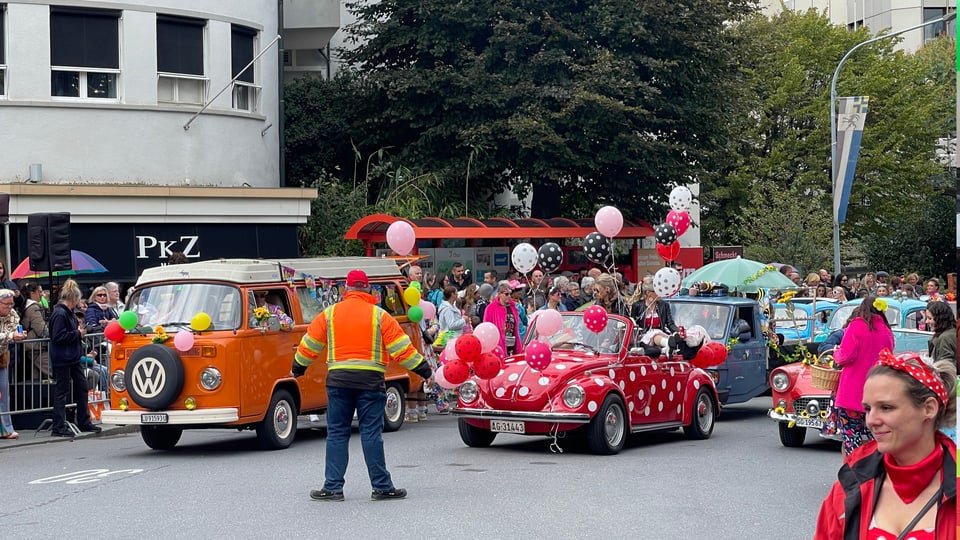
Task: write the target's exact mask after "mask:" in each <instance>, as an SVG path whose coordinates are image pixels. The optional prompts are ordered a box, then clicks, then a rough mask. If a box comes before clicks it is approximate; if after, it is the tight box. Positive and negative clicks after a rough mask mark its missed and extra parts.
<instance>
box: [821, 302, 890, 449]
mask: <svg viewBox="0 0 960 540" xmlns="http://www.w3.org/2000/svg"><path fill="white" fill-rule="evenodd" d="M886 311H887V302H886V301H885V300H884V299H882V298H877V297H875V296H869V295H868V296H866V297H864V299H863V302H861V304H860V305H859V306H857V309H856V310H854V312H853V313H852V314H850V321H849V323H848V324H847V330H846V331H845V332H844V334H843V340H842V341H841V342H840V346H839V347H838V348H837V351H836V353H835V354H834V361H835V362H836V364H837V365H838V366H841V367H843V371H841V372H840V385H839V386H838V387H837V396H836V399H835V400H834V404H835V406H836V408H837V423H838V428H839V429H840V435H841V437H842V438H843V447H842V450H843V456H844V457H846V456H847V455H848V454H849V453H850V452H853V451H854V450H855V449H856V448H857V447H858V446H860V445H861V444H863V443H865V442H867V441H870V440H872V439H873V435H871V434H870V430H869V429H867V425H866V422H865V419H864V412H863V385H864V383H866V381H867V372H869V371H870V368H872V367H873V366H875V365H876V364H877V360H878V359H879V358H880V351H882V350H883V349H890V350H893V332H891V331H890V323H889V322H887V318H886V316H885V312H886Z"/></svg>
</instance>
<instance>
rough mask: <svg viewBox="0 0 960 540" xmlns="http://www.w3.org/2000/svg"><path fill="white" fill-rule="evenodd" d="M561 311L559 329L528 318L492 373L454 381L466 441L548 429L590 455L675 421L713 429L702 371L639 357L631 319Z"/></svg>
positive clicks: (694, 434) (480, 443) (713, 410)
mask: <svg viewBox="0 0 960 540" xmlns="http://www.w3.org/2000/svg"><path fill="white" fill-rule="evenodd" d="M601 311H602V310H601ZM561 315H562V326H560V328H559V330H557V331H556V332H547V331H546V330H544V331H543V332H541V330H542V329H546V325H545V323H544V318H543V317H536V318H534V319H533V320H532V321H531V326H530V328H529V330H528V332H527V336H526V341H525V350H524V352H522V353H520V354H517V355H514V356H509V357H507V358H506V359H505V360H504V361H503V364H502V369H500V370H499V372H496V371H494V374H492V377H490V378H486V379H484V378H480V377H479V376H477V375H476V374H474V375H473V376H471V377H470V378H469V379H468V380H467V381H466V382H464V383H462V384H460V385H459V390H458V404H457V407H454V408H453V409H452V411H451V412H452V413H453V414H454V415H455V416H457V417H458V419H457V425H458V429H459V432H460V438H461V439H462V440H463V442H464V443H465V444H466V445H467V446H470V447H487V446H490V445H491V444H492V443H493V441H494V439H496V437H497V435H499V434H500V433H512V434H521V435H540V436H547V437H550V438H552V439H553V443H552V445H551V449H552V450H555V451H556V450H560V447H559V440H560V438H562V437H564V435H571V436H579V437H582V438H585V439H586V441H587V443H588V444H589V447H590V449H591V451H592V452H594V453H596V454H616V453H618V452H619V451H620V450H621V449H622V448H623V445H624V443H625V441H626V439H627V436H628V435H630V434H632V433H638V432H644V431H657V430H672V429H677V428H681V427H682V428H683V430H684V432H685V433H686V435H687V436H688V437H690V438H693V439H706V438H708V437H710V435H711V434H712V432H713V428H714V423H715V420H716V417H717V415H718V414H719V410H720V409H719V405H720V403H719V401H718V394H717V389H716V387H715V385H714V383H713V380H712V379H711V378H710V376H709V375H707V373H706V372H704V371H703V370H702V369H700V368H697V367H694V365H693V364H691V363H690V362H689V361H688V360H685V359H684V357H683V356H682V355H680V354H676V355H673V356H664V355H661V356H659V357H656V358H653V357H650V356H646V355H644V354H643V349H642V348H641V347H639V339H640V336H639V335H638V334H639V331H638V330H639V329H638V328H636V327H635V326H634V323H633V321H632V320H631V319H629V318H626V317H621V316H618V315H609V316H607V315H606V314H604V316H603V322H602V324H601V325H599V326H597V325H595V324H593V323H591V322H590V321H589V317H590V314H589V313H584V312H564V313H562V314H561ZM585 320H586V321H587V322H585ZM591 328H592V329H591ZM534 344H536V345H534ZM537 349H539V351H542V352H535V353H531V351H536V350H537ZM532 354H536V355H537V356H536V358H534V357H532V356H530V355H532Z"/></svg>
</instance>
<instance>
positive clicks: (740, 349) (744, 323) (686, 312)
mask: <svg viewBox="0 0 960 540" xmlns="http://www.w3.org/2000/svg"><path fill="white" fill-rule="evenodd" d="M667 303H668V304H670V313H671V314H672V315H673V321H674V322H675V323H676V324H677V325H678V326H682V327H685V328H692V327H694V326H695V325H699V326H702V327H703V328H705V329H706V330H707V333H708V335H709V336H710V340H711V341H716V342H720V343H723V344H724V345H726V346H727V349H728V353H727V358H726V360H724V361H723V363H721V364H720V365H718V366H715V367H711V368H708V369H707V373H709V374H710V376H711V377H712V378H713V381H714V383H715V385H716V387H717V392H718V395H719V398H720V403H722V404H724V405H732V404H735V403H744V402H746V401H749V400H751V399H753V398H755V397H757V396H759V395H761V394H763V393H764V392H766V391H767V390H769V388H770V386H769V377H768V374H769V371H770V369H771V368H772V367H774V366H771V365H769V363H770V362H771V360H770V354H769V349H768V347H767V340H766V338H765V337H764V335H763V333H762V328H763V327H762V308H761V307H760V304H759V303H758V302H757V301H756V300H752V299H750V298H740V297H732V296H727V295H726V294H725V293H723V292H718V293H712V294H701V295H698V296H675V297H673V298H668V299H667Z"/></svg>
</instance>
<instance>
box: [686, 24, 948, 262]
mask: <svg viewBox="0 0 960 540" xmlns="http://www.w3.org/2000/svg"><path fill="white" fill-rule="evenodd" d="M735 33H736V34H737V35H738V36H739V40H738V41H739V42H740V43H743V44H744V47H745V48H744V50H743V54H742V64H741V68H742V71H741V73H742V76H743V82H744V88H743V95H742V99H741V100H739V102H738V103H737V104H736V107H737V109H738V111H737V114H736V123H735V126H734V127H733V130H732V131H733V132H735V133H737V134H739V135H738V137H737V138H736V139H734V140H732V141H731V142H732V144H731V146H730V147H729V149H730V152H729V154H728V160H727V162H726V163H725V164H724V168H723V170H722V174H721V175H720V176H718V177H716V178H714V179H707V180H706V181H705V182H704V184H703V186H702V188H701V192H700V193H701V195H700V197H701V204H702V208H703V214H702V216H701V221H702V223H703V235H704V243H705V244H710V243H714V242H716V243H718V244H727V243H734V244H741V243H742V244H745V245H746V246H748V247H747V251H748V252H751V251H752V252H753V253H757V254H758V257H759V255H760V254H762V255H763V257H762V258H763V259H769V260H778V261H782V262H789V263H792V264H797V265H800V266H802V267H806V268H816V267H820V266H828V267H829V266H830V263H831V262H832V260H833V257H832V244H833V242H832V234H831V230H832V222H833V218H832V188H831V180H830V122H829V111H830V101H829V100H830V83H831V79H832V76H833V72H834V69H835V68H836V66H837V63H838V62H839V60H840V58H842V57H843V55H844V54H845V53H846V52H847V51H848V50H850V49H851V48H852V47H853V46H855V45H856V44H858V43H860V42H862V41H865V40H867V39H869V38H870V37H871V36H870V35H869V34H868V33H867V31H866V30H865V29H860V30H856V31H852V32H851V31H848V30H847V29H845V28H842V27H836V26H832V25H830V23H829V20H828V19H827V18H826V17H825V16H823V15H820V14H817V13H816V12H815V11H809V12H806V13H795V12H791V11H785V12H784V13H782V14H780V15H779V16H777V17H774V18H767V17H763V16H760V15H755V16H751V17H749V18H748V19H747V20H746V21H744V22H743V23H742V24H739V25H736V27H735ZM894 45H895V41H894V40H893V39H891V40H881V41H879V42H876V43H873V44H871V45H867V46H865V47H863V48H861V49H859V50H858V51H857V52H855V53H854V54H853V56H851V57H850V59H849V60H848V61H847V62H846V63H845V64H844V66H843V68H842V70H841V72H840V75H839V77H838V95H840V96H846V95H868V96H870V97H871V101H870V112H869V115H868V117H867V124H866V126H865V129H864V136H863V141H862V148H861V151H860V159H859V162H858V164H857V174H856V175H855V178H854V181H853V190H852V194H851V202H850V205H849V207H848V213H847V222H846V224H845V225H844V226H842V227H841V233H842V238H841V240H842V245H843V246H844V247H845V248H846V249H845V250H844V255H843V260H844V262H845V263H849V262H850V261H851V258H852V257H854V256H858V255H860V254H861V251H862V250H861V247H862V244H863V242H864V241H865V239H867V238H882V237H883V236H884V235H886V234H896V231H897V230H898V228H899V225H900V224H902V223H905V222H909V221H911V220H912V219H914V218H915V216H917V215H918V214H922V213H923V212H924V209H925V208H926V206H927V205H928V203H927V200H928V198H929V197H930V196H932V195H933V194H934V193H935V192H936V188H935V185H934V182H933V181H932V180H933V179H935V178H936V177H937V175H938V174H939V175H942V174H943V166H942V165H940V164H939V163H938V162H937V161H936V160H935V159H934V151H935V148H936V142H937V139H938V138H939V137H945V136H947V135H948V134H950V133H951V132H953V128H954V126H953V124H954V123H955V115H954V106H953V100H954V99H955V96H956V94H955V92H956V90H955V86H954V85H955V83H953V84H951V83H950V82H949V77H947V73H946V71H947V70H945V69H943V67H944V66H945V65H950V66H952V65H953V64H952V63H949V64H948V63H947V62H948V58H949V54H948V53H947V52H946V47H945V46H944V45H943V44H942V43H935V44H934V45H931V46H930V47H928V48H927V49H930V51H929V52H928V51H925V50H922V51H920V52H918V53H917V54H915V55H910V54H905V53H903V52H899V51H895V50H894ZM949 47H951V48H952V47H953V44H952V42H951V43H950V45H949ZM951 50H952V49H951ZM950 62H952V60H951V61H950ZM793 220H796V221H793ZM800 231H803V234H798V233H799V232H800ZM915 240H916V241H919V242H934V241H939V240H935V239H934V238H932V237H931V236H929V235H927V236H926V237H924V238H915ZM951 242H952V241H951ZM922 251H923V252H924V253H934V252H939V251H940V249H939V248H934V247H932V246H931V247H930V249H925V250H922ZM870 253H872V254H874V255H880V254H882V253H883V251H882V250H881V251H877V252H870ZM906 256H909V255H906ZM872 257H873V255H868V256H867V260H865V261H862V262H865V263H867V264H869V265H871V267H874V268H886V267H887V264H889V263H891V262H892V261H888V260H887V259H884V258H881V259H874V258H872ZM914 257H915V259H916V260H914V262H913V263H912V264H910V265H907V266H912V267H914V268H918V267H920V266H921V263H920V261H919V258H921V257H923V255H921V254H920V251H916V255H915V256H914ZM925 264H929V261H928V262H927V263H925Z"/></svg>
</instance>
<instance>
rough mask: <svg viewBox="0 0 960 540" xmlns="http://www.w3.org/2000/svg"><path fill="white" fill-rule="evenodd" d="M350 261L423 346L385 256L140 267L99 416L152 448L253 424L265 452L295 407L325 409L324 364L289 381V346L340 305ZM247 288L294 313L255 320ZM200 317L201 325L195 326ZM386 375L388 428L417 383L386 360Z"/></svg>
mask: <svg viewBox="0 0 960 540" xmlns="http://www.w3.org/2000/svg"><path fill="white" fill-rule="evenodd" d="M354 268H359V269H361V270H363V271H364V272H366V273H367V276H369V278H370V284H371V287H372V291H371V292H372V293H373V294H374V295H375V296H378V297H379V299H380V306H381V307H382V308H383V309H385V310H387V312H389V313H390V314H391V315H393V316H394V317H395V318H396V319H397V321H398V322H400V325H401V326H402V327H403V329H404V330H405V331H406V332H407V334H408V335H409V336H410V339H411V340H412V341H413V344H414V346H415V347H417V349H418V350H423V346H422V343H421V337H420V330H419V326H418V325H417V324H416V323H413V322H410V321H409V319H408V318H407V316H406V311H407V305H406V304H405V303H404V300H403V287H404V286H405V284H406V283H405V281H404V278H403V276H402V274H401V273H400V271H399V270H398V268H397V264H396V263H395V262H394V261H393V260H390V259H381V258H370V257H333V258H320V259H285V260H262V259H257V260H253V259H221V260H213V261H204V262H196V263H189V264H178V265H168V266H161V267H157V268H150V269H147V270H145V271H144V272H143V275H141V276H140V279H139V280H138V281H137V284H136V289H135V292H134V293H133V295H132V296H131V298H130V301H129V305H128V307H127V309H128V310H130V311H133V312H134V313H136V314H137V326H136V327H135V328H132V329H131V330H128V331H126V333H125V334H124V335H123V338H122V339H121V340H120V341H119V342H117V343H115V344H114V346H113V350H112V354H111V359H110V370H111V375H110V387H111V393H110V394H111V397H110V410H107V411H104V412H103V414H102V420H103V422H105V423H108V424H117V425H138V426H140V434H141V436H142V437H143V441H144V442H145V443H146V444H147V446H149V447H150V448H154V449H157V450H165V449H170V448H173V447H174V446H175V445H176V444H177V442H178V441H179V440H180V436H181V434H182V433H183V430H184V429H197V428H236V429H254V430H256V432H257V437H258V438H259V440H260V442H261V443H262V445H263V446H264V447H266V448H270V449H279V448H286V447H288V446H290V444H291V443H292V442H293V439H294V437H295V435H296V430H297V415H298V414H322V413H323V412H324V411H325V409H326V407H327V395H326V386H325V377H326V375H327V371H326V365H325V364H323V363H319V362H318V363H317V364H315V365H314V366H313V367H312V368H311V369H309V370H308V371H307V374H306V375H305V376H303V377H300V378H298V379H294V378H293V377H291V376H290V366H291V364H292V362H293V354H294V352H295V349H296V347H297V345H298V344H299V343H300V338H301V337H302V336H303V334H304V333H305V332H306V330H307V326H308V325H309V324H310V321H311V320H313V318H314V317H316V316H317V315H318V314H319V313H320V312H321V311H323V309H324V308H326V307H327V306H329V305H331V304H333V303H335V302H337V301H339V299H340V297H341V295H342V292H343V280H344V278H345V277H346V275H347V272H349V271H350V270H352V269H354ZM257 293H261V294H262V293H267V294H268V295H269V296H268V297H267V298H268V299H271V300H273V302H275V303H277V304H278V305H279V306H280V307H281V309H282V310H283V312H284V313H286V314H287V315H289V316H290V317H291V318H292V319H293V324H292V330H287V329H286V328H283V329H282V328H281V324H280V321H279V320H278V318H277V316H276V315H270V316H269V317H264V316H262V315H263V314H262V313H261V318H260V319H259V320H258V318H257V317H256V316H255V314H254V308H255V307H256V299H255V294H257ZM206 317H209V320H210V325H209V327H208V328H194V326H197V325H198V324H201V323H203V322H205V319H206ZM284 326H286V327H288V328H289V325H284ZM158 327H162V330H160V331H159V332H158ZM180 333H187V334H189V335H187V334H185V335H183V336H181V337H180V338H178V334H180ZM164 338H165V339H164ZM386 382H387V405H386V418H385V422H384V429H385V430H386V431H394V430H396V429H399V428H400V426H401V425H402V424H403V418H404V413H405V412H406V411H405V407H406V402H405V399H404V396H405V394H406V393H407V392H409V391H410V390H411V389H414V388H419V387H420V386H421V385H422V384H423V379H421V378H420V377H418V376H417V375H415V374H413V373H411V372H409V371H407V370H405V369H403V368H402V367H401V366H400V365H398V364H390V365H389V366H388V368H387V373H386Z"/></svg>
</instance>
